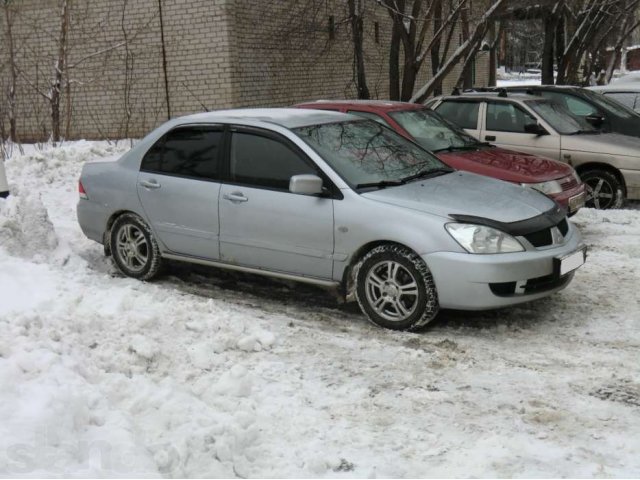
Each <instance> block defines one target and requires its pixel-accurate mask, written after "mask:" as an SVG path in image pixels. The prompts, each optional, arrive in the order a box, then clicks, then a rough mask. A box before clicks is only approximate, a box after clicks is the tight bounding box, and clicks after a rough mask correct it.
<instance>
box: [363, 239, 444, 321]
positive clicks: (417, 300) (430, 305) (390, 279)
mask: <svg viewBox="0 0 640 480" xmlns="http://www.w3.org/2000/svg"><path fill="white" fill-rule="evenodd" d="M356 298H357V299H358V303H359V304H360V308H361V309H362V311H363V312H364V313H365V315H366V316H367V317H368V318H369V320H371V321H372V322H373V323H375V324H376V325H379V326H381V327H384V328H390V329H393V330H417V329H419V328H421V327H423V326H425V325H426V324H427V323H429V322H430V321H431V320H433V319H434V318H435V316H436V315H437V313H438V310H439V306H438V295H437V292H436V287H435V283H434V282H433V277H432V275H431V272H430V271H429V269H428V268H427V265H426V264H425V263H424V261H423V260H422V259H421V258H420V257H419V256H418V255H416V254H415V253H414V252H412V251H411V250H409V249H408V248H405V247H402V246H400V245H381V246H379V247H376V248H374V249H372V250H371V251H370V252H369V253H367V254H366V255H365V256H364V257H363V258H362V260H360V262H359V263H358V265H357V266H356Z"/></svg>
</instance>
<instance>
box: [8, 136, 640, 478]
mask: <svg viewBox="0 0 640 480" xmlns="http://www.w3.org/2000/svg"><path fill="white" fill-rule="evenodd" d="M127 147H128V143H125V142H120V143H119V144H117V145H115V144H109V143H105V142H75V143H70V144H64V145H62V146H60V147H56V148H53V147H50V146H46V147H44V148H41V149H37V148H34V147H31V146H29V147H27V148H26V151H25V154H24V155H19V154H17V153H16V154H14V156H13V157H12V158H11V159H10V160H9V161H8V162H7V174H8V177H9V183H10V185H11V187H12V192H14V195H12V196H11V197H10V198H9V199H7V200H6V201H2V200H0V385H2V389H0V476H96V477H99V476H100V477H101V476H134V477H144V476H165V477H176V476H186V477H330V478H331V477H337V476H340V477H376V476H383V477H424V476H440V477H452V476H478V477H487V476H492V477H494V476H497V477H507V476H508V477H516V476H517V477H521V476H526V477H534V476H535V477H550V476H554V477H556V476H572V477H577V476H580V477H587V476H588V477H593V476H608V477H625V476H627V477H628V476H637V474H638V472H640V460H639V458H640V457H639V456H638V451H640V420H639V417H638V404H639V403H640V396H639V394H638V392H640V365H639V363H638V361H637V360H638V351H637V347H638V343H639V342H640V328H639V326H638V318H640V294H639V293H638V292H640V288H639V286H640V246H639V245H640V243H639V242H638V238H640V210H639V209H638V204H637V203H636V204H632V205H631V206H633V207H634V208H636V209H635V210H632V209H629V210H620V211H611V212H598V211H593V210H582V211H581V212H579V213H578V215H576V216H575V217H573V221H574V222H575V223H576V224H577V225H578V226H579V228H580V229H581V230H582V231H583V233H584V237H585V242H586V243H587V244H588V246H589V249H590V250H589V258H588V263H587V264H586V265H585V266H584V267H582V268H581V269H580V270H579V271H578V273H577V274H576V278H575V280H574V282H573V283H572V284H571V285H570V286H569V288H568V289H566V290H565V291H563V292H561V293H559V294H557V295H554V296H552V297H550V298H548V299H545V300H542V301H539V302H534V303H532V304H530V305H523V306H521V307H517V308H511V309H507V310H503V311H498V312H486V313H460V312H457V313H454V312H443V313H442V314H441V316H440V320H439V321H438V322H437V323H436V324H435V325H434V326H433V327H431V328H430V329H429V330H427V331H426V332H425V333H422V334H409V333H398V332H390V331H385V330H381V329H378V328H376V327H373V326H371V325H370V324H369V323H368V322H367V321H365V319H364V318H363V316H362V315H360V314H359V313H355V311H354V310H353V309H349V308H340V307H338V306H337V305H336V304H335V301H334V300H333V298H332V297H331V296H330V295H329V294H327V293H325V292H323V291H322V290H317V289H314V288H312V287H308V286H303V285H296V284H288V283H283V282H276V281H271V280H265V279H260V278H255V277H252V276H248V275H246V276H245V275H240V274H236V273H225V272H220V271H215V270H206V271H203V270H202V269H201V270H197V269H186V268H184V269H180V268H175V267H174V268H173V269H170V270H169V272H168V273H167V275H165V276H164V277H163V278H161V279H159V280H158V281H155V282H149V283H145V282H139V281H136V280H132V279H128V278H124V277H122V276H121V275H119V274H118V273H117V272H116V271H115V269H114V268H113V267H112V266H111V264H110V262H109V260H108V259H106V258H104V256H103V253H102V248H101V246H100V245H98V244H95V243H94V242H91V241H89V240H88V239H86V238H85V237H84V236H83V235H82V232H81V231H80V229H79V227H78V225H77V221H76V219H75V205H76V202H77V179H78V175H79V172H80V168H81V166H82V163H83V162H84V161H87V160H89V159H91V158H93V157H96V156H97V157H107V156H111V155H120V154H122V153H123V152H124V151H125V150H126V148H127ZM54 166H55V168H54Z"/></svg>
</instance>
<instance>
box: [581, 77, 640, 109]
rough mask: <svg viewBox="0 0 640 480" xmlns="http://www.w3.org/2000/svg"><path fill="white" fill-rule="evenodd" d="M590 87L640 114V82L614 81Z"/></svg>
mask: <svg viewBox="0 0 640 480" xmlns="http://www.w3.org/2000/svg"><path fill="white" fill-rule="evenodd" d="M588 88H589V90H593V91H594V92H598V93H600V94H602V95H604V96H605V97H607V98H612V99H613V100H615V101H617V102H620V103H621V104H623V105H624V106H625V107H627V108H630V109H632V110H633V111H635V112H636V113H639V114H640V82H635V83H634V82H626V83H612V84H610V85H598V86H597V87H588Z"/></svg>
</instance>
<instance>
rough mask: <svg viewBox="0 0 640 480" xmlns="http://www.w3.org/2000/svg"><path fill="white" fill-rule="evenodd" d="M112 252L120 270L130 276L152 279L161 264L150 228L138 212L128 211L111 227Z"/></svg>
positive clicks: (114, 261) (158, 251)
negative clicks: (136, 213)
mask: <svg viewBox="0 0 640 480" xmlns="http://www.w3.org/2000/svg"><path fill="white" fill-rule="evenodd" d="M110 242H111V255H112V256H113V263H114V264H115V265H116V267H117V268H118V270H120V271H121V272H122V273H124V274H125V275H126V276H128V277H133V278H138V279H140V280H149V279H151V278H153V277H155V276H156V275H157V274H158V272H159V271H160V267H161V266H162V258H161V256H160V250H159V249H158V244H157V243H156V240H155V239H154V238H153V234H152V233H151V229H150V228H149V227H148V225H147V224H146V223H145V222H144V220H142V219H141V218H140V217H139V216H138V215H135V214H133V213H125V214H124V215H121V216H120V217H118V218H117V219H116V221H115V222H114V223H113V227H112V228H111V237H110Z"/></svg>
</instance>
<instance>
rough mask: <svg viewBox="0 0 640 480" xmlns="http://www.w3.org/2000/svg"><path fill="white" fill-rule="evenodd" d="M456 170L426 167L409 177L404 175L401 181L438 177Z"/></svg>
mask: <svg viewBox="0 0 640 480" xmlns="http://www.w3.org/2000/svg"><path fill="white" fill-rule="evenodd" d="M454 171H455V170H454V169H453V168H443V167H438V168H431V169H425V170H422V171H420V172H418V173H414V174H413V175H409V176H408V177H404V178H402V179H401V181H402V183H407V182H410V181H411V180H416V179H418V178H429V177H437V176H439V175H445V174H447V173H451V172H454Z"/></svg>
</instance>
